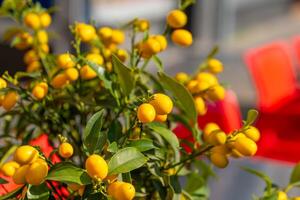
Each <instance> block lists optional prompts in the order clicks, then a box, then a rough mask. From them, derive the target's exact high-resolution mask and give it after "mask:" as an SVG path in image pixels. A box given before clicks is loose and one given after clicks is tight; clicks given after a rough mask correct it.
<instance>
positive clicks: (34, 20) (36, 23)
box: [24, 13, 41, 29]
mask: <svg viewBox="0 0 300 200" xmlns="http://www.w3.org/2000/svg"><path fill="white" fill-rule="evenodd" d="M24 24H25V25H26V26H28V27H29V28H32V29H38V28H40V26H41V23H40V18H39V16H38V15H37V14H36V13H28V14H26V15H25V17H24Z"/></svg>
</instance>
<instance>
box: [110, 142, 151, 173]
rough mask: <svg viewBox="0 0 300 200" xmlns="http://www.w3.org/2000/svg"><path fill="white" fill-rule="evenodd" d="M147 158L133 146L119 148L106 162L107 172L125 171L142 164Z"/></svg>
mask: <svg viewBox="0 0 300 200" xmlns="http://www.w3.org/2000/svg"><path fill="white" fill-rule="evenodd" d="M146 162H147V158H146V157H145V156H144V155H143V154H142V153H141V152H139V151H138V150H137V149H136V148H134V147H126V148H124V149H121V150H119V151H118V152H117V153H116V154H115V155H113V157H112V158H111V159H110V161H109V162H108V169H109V172H108V174H109V175H111V174H120V173H127V172H130V171H132V170H134V169H137V168H139V167H141V166H143V165H144V164H145V163H146Z"/></svg>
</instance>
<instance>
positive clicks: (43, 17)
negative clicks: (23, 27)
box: [39, 12, 52, 28]
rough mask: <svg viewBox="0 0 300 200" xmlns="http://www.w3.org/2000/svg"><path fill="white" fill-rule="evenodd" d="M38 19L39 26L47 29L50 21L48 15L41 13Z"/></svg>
mask: <svg viewBox="0 0 300 200" xmlns="http://www.w3.org/2000/svg"><path fill="white" fill-rule="evenodd" d="M39 17H40V23H41V26H42V27H43V28H47V27H48V26H50V24H51V21H52V19H51V16H50V15H49V13H46V12H44V13H41V14H40V16H39Z"/></svg>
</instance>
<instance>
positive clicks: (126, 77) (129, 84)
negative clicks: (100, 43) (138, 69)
mask: <svg viewBox="0 0 300 200" xmlns="http://www.w3.org/2000/svg"><path fill="white" fill-rule="evenodd" d="M112 64H113V68H114V71H115V72H116V74H117V76H118V81H119V83H120V87H121V89H122V90H123V92H124V94H125V95H126V96H128V95H129V94H130V92H131V91H132V89H133V88H134V85H135V81H134V75H133V71H132V70H131V69H130V68H128V67H126V66H125V65H124V64H123V63H122V62H121V61H120V60H119V58H118V57H117V56H115V55H112Z"/></svg>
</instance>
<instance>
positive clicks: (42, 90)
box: [31, 82, 48, 100]
mask: <svg viewBox="0 0 300 200" xmlns="http://www.w3.org/2000/svg"><path fill="white" fill-rule="evenodd" d="M31 93H32V95H33V96H34V97H35V99H36V100H42V99H43V98H44V97H45V96H46V95H47V93H48V84H47V83H46V82H40V83H37V84H35V85H34V87H33V89H32V91H31Z"/></svg>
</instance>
